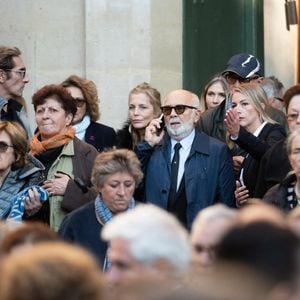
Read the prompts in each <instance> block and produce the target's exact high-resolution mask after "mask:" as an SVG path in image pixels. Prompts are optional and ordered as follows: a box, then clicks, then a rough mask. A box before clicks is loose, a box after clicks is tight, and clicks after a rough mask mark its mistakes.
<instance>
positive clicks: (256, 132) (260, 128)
mask: <svg viewBox="0 0 300 300" xmlns="http://www.w3.org/2000/svg"><path fill="white" fill-rule="evenodd" d="M266 124H267V122H266V121H265V122H263V123H262V124H261V125H260V126H259V127H258V128H257V129H256V130H255V131H254V132H253V135H254V136H256V137H258V136H259V134H260V132H261V131H262V130H263V128H264V127H265V125H266Z"/></svg>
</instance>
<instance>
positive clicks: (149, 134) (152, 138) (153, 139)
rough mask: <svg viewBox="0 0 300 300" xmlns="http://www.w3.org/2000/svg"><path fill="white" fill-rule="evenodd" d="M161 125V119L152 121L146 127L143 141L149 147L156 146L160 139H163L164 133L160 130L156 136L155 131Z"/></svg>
mask: <svg viewBox="0 0 300 300" xmlns="http://www.w3.org/2000/svg"><path fill="white" fill-rule="evenodd" d="M161 123H162V120H161V118H157V119H153V120H152V121H151V122H150V124H149V125H148V126H147V127H146V130H145V141H146V142H147V143H148V144H149V145H150V146H151V147H154V146H155V145H157V144H158V143H159V142H160V141H161V140H162V138H163V137H164V134H165V131H164V130H162V131H161V133H160V134H159V135H157V131H158V129H159V128H160V125H161Z"/></svg>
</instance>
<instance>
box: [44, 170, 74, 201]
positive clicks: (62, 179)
mask: <svg viewBox="0 0 300 300" xmlns="http://www.w3.org/2000/svg"><path fill="white" fill-rule="evenodd" d="M69 180H70V177H69V176H68V175H67V174H64V173H60V172H56V173H55V174H54V178H53V179H48V180H46V181H45V182H44V185H43V188H44V189H46V190H47V191H48V193H49V195H50V196H53V195H60V196H63V195H64V194H65V191H66V188H67V185H68V182H69Z"/></svg>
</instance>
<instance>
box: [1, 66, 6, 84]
mask: <svg viewBox="0 0 300 300" xmlns="http://www.w3.org/2000/svg"><path fill="white" fill-rule="evenodd" d="M6 80H7V75H6V73H5V71H4V70H2V69H0V83H4V82H5V81H6Z"/></svg>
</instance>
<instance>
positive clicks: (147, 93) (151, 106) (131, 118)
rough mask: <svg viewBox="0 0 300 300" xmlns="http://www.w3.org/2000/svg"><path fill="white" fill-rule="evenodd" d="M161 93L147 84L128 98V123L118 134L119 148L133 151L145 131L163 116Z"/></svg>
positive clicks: (138, 87)
mask: <svg viewBox="0 0 300 300" xmlns="http://www.w3.org/2000/svg"><path fill="white" fill-rule="evenodd" d="M160 107H161V101H160V93H159V91H158V90H157V89H155V88H153V87H152V86H151V85H149V84H148V83H146V82H143V83H141V84H139V85H137V86H136V87H134V88H133V89H132V90H131V91H130V93H129V97H128V122H127V123H126V124H125V125H124V127H123V128H122V129H121V130H119V131H118V132H117V147H118V148H127V149H131V150H132V149H133V148H134V147H135V145H137V144H138V143H139V142H141V141H142V140H143V139H144V136H145V129H146V127H147V126H148V125H149V123H150V122H151V121H152V119H155V118H158V117H159V115H160V114H161V110H160Z"/></svg>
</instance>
